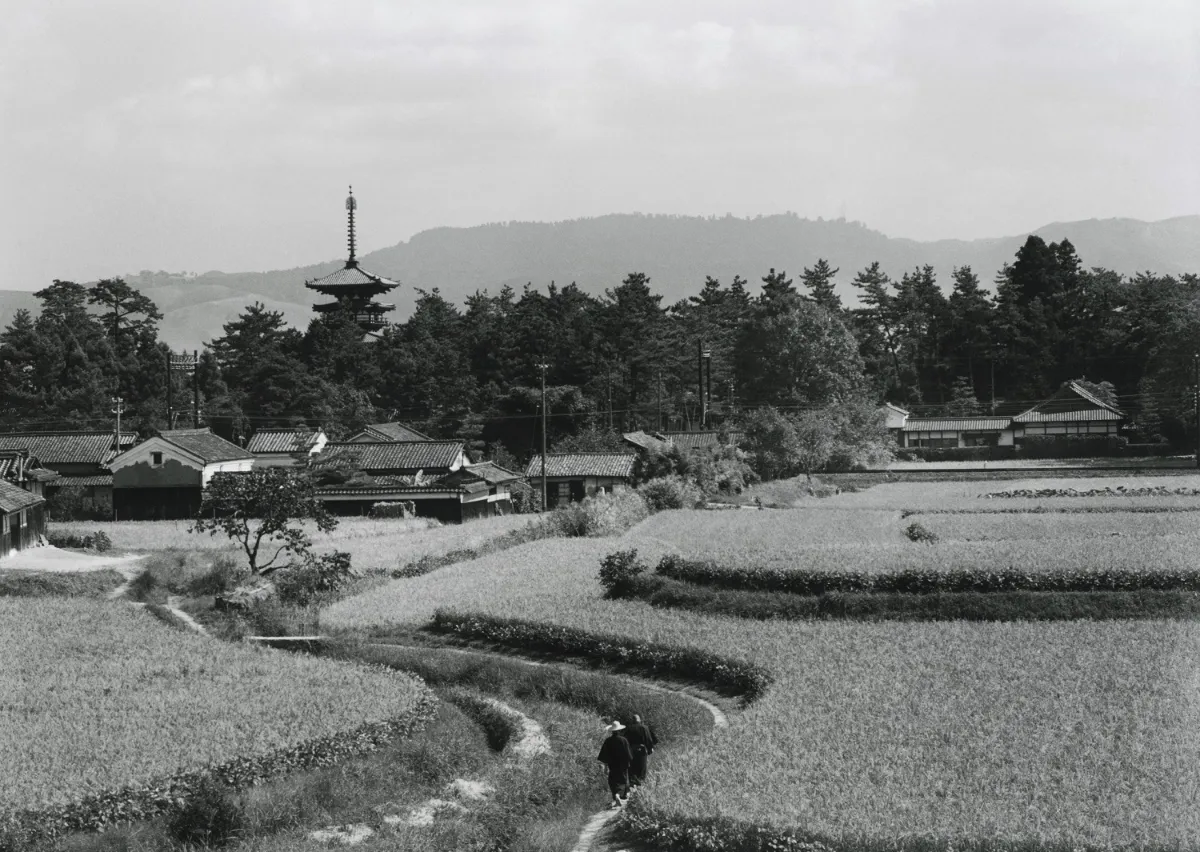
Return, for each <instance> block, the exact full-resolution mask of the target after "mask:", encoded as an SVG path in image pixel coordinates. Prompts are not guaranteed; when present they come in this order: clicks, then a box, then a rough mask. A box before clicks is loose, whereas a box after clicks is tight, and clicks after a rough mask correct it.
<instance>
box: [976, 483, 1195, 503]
mask: <svg viewBox="0 0 1200 852" xmlns="http://www.w3.org/2000/svg"><path fill="white" fill-rule="evenodd" d="M1198 496H1200V488H1167V487H1166V486H1163V485H1149V486H1146V487H1144V488H1126V487H1125V486H1123V485H1119V486H1117V487H1116V488H1111V487H1110V488H1089V489H1087V490H1085V491H1078V490H1076V489H1074V488H1014V489H1012V490H1011V491H993V492H992V493H990V494H984V495H983V498H984V499H985V500H987V499H996V498H1007V497H1025V498H1029V499H1040V498H1043V497H1198Z"/></svg>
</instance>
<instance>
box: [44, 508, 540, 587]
mask: <svg viewBox="0 0 1200 852" xmlns="http://www.w3.org/2000/svg"><path fill="white" fill-rule="evenodd" d="M536 517H537V516H536V515H506V516H504V517H497V518H483V519H480V520H478V521H469V522H467V523H465V524H453V525H447V526H442V525H441V524H438V523H437V522H436V521H430V520H428V519H426V518H381V519H374V518H339V519H338V526H337V529H335V530H334V531H333V532H331V533H322V532H319V531H318V530H317V529H316V527H315V526H312V525H309V531H310V533H311V534H312V537H313V543H314V545H315V546H316V549H317V550H318V551H319V552H326V551H332V550H344V551H348V552H349V553H350V558H351V564H352V565H353V566H354V570H355V571H356V572H358V573H368V572H371V571H390V570H391V569H393V568H398V567H401V566H403V565H406V564H408V563H409V562H414V561H416V560H418V559H420V558H422V557H424V556H441V555H443V554H445V553H449V552H450V551H452V550H460V549H464V548H472V547H478V546H480V545H482V544H484V543H485V542H487V541H490V540H491V539H494V538H497V537H499V536H502V535H504V533H506V532H509V531H511V530H515V529H520V528H521V527H523V526H525V525H527V524H529V523H530V522H531V521H533V519H534V518H536ZM190 526H191V521H110V522H103V521H71V522H67V523H55V524H54V525H53V529H54V531H55V532H61V533H70V534H76V535H86V534H89V533H93V532H96V531H101V532H104V533H106V534H107V535H108V537H109V538H110V539H112V543H113V547H114V548H116V549H118V550H127V551H152V550H213V551H222V550H228V549H229V548H230V547H231V545H232V543H231V542H230V540H229V539H228V538H227V537H226V536H224V535H212V536H210V535H197V534H194V533H189V532H188V528H189V527H190Z"/></svg>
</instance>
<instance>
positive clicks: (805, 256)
mask: <svg viewBox="0 0 1200 852" xmlns="http://www.w3.org/2000/svg"><path fill="white" fill-rule="evenodd" d="M367 227H368V228H369V227H370V225H369V220H368V222H367ZM1034 233H1036V234H1037V235H1039V236H1041V237H1043V238H1044V239H1045V240H1046V241H1047V242H1058V241H1061V240H1063V239H1067V240H1069V241H1070V242H1071V243H1072V244H1073V245H1075V247H1076V249H1077V250H1078V251H1079V253H1080V255H1081V257H1083V258H1084V259H1085V261H1086V263H1087V265H1088V266H1101V267H1104V268H1106V269H1111V270H1113V271H1115V272H1119V273H1122V274H1125V275H1133V274H1136V273H1138V272H1143V271H1145V270H1153V271H1155V272H1157V273H1160V274H1170V275H1180V274H1183V273H1186V272H1194V271H1196V270H1197V269H1200V216H1190V217H1183V218H1178V219H1169V220H1166V221H1162V222H1139V221H1137V220H1133V219H1106V220H1095V219H1093V220H1088V221H1084V222H1068V223H1055V224H1052V225H1047V226H1046V227H1043V228H1040V229H1038V230H1037V231H1036V232H1034ZM1024 240H1025V235H1024V234H1022V235H1021V236H1013V237H1002V238H996V239H983V240H971V241H962V240H939V241H936V242H925V243H922V242H916V241H914V240H906V239H895V238H889V237H887V236H885V235H883V234H881V233H879V232H878V231H873V230H871V229H869V228H867V227H865V226H863V225H861V224H858V223H855V222H845V221H841V220H827V221H822V220H817V221H813V220H808V219H802V218H800V217H798V216H795V215H790V214H785V215H778V216H760V217H756V218H753V219H740V218H736V217H733V216H726V217H719V218H703V217H697V216H641V215H611V216H601V217H598V218H593V219H578V220H573V221H567V222H556V223H536V222H515V223H507V224H490V225H481V226H479V227H474V228H435V229H433V230H429V231H424V232H422V233H419V234H417V235H415V236H414V237H413V238H412V239H410V240H408V241H407V242H400V243H397V244H396V245H394V246H392V247H390V248H385V249H381V250H379V251H375V252H371V253H369V254H367V255H366V256H364V257H363V258H362V259H361V260H362V264H363V266H364V267H365V268H367V269H369V270H371V271H373V272H375V273H377V274H379V275H383V276H386V277H389V278H393V279H395V280H397V281H400V282H401V283H402V284H403V285H404V286H402V287H401V288H399V289H398V290H397V291H396V292H395V293H394V294H392V297H391V298H392V300H393V301H395V302H396V304H397V314H398V316H399V317H401V318H404V317H407V316H408V315H409V313H411V311H412V309H413V307H414V306H415V304H416V299H417V295H418V293H417V290H418V288H419V289H424V290H430V289H432V288H434V287H437V288H439V290H440V292H441V294H442V295H443V296H444V297H445V298H446V299H448V300H449V301H450V302H452V303H454V304H456V305H459V306H461V305H462V304H463V303H464V301H465V300H466V298H467V297H468V296H470V295H471V294H472V293H474V292H476V291H477V290H483V289H486V290H488V291H489V292H491V293H492V294H493V295H494V294H496V293H497V292H499V289H500V288H501V287H502V286H504V285H506V284H507V285H509V286H511V287H513V288H514V289H517V290H520V289H521V288H522V287H523V286H524V285H525V284H526V283H527V282H532V283H533V284H534V285H535V286H537V287H542V288H544V287H545V286H546V285H547V284H549V283H550V282H551V281H556V282H557V283H558V284H559V285H563V284H568V283H571V282H575V283H576V284H578V286H579V288H580V289H581V290H582V291H583V292H585V293H588V294H590V295H593V296H599V295H601V294H603V293H604V291H605V289H607V288H609V287H613V286H615V285H616V284H617V283H619V282H620V281H621V280H622V279H623V278H624V277H625V276H626V275H627V274H628V273H629V272H630V271H631V270H638V271H640V272H643V273H645V274H646V275H648V276H649V277H650V279H651V281H652V282H653V285H654V289H655V291H656V292H659V293H661V294H662V295H663V297H664V301H665V303H666V304H671V303H673V302H675V301H678V300H679V299H683V298H686V297H687V296H689V295H691V294H693V293H695V292H696V290H697V288H699V286H700V285H701V284H702V283H703V282H704V279H705V277H706V276H709V275H711V276H713V277H715V278H718V279H720V280H722V281H730V280H732V278H733V276H734V275H742V276H745V277H747V278H749V279H750V280H751V284H750V285H749V286H750V288H751V291H752V293H756V292H757V285H758V281H757V278H758V276H761V275H762V274H763V273H764V272H765V271H766V270H767V269H768V268H770V267H772V266H773V267H775V268H777V269H789V270H798V269H800V268H802V267H804V266H809V265H811V264H812V263H813V262H815V261H816V259H817V258H818V257H824V258H827V259H828V260H829V262H830V263H831V264H832V265H833V266H834V267H836V268H839V269H840V270H841V272H840V273H839V274H838V275H837V276H835V286H836V288H837V291H838V294H839V295H840V296H841V297H842V299H843V300H845V301H847V303H848V304H851V303H853V300H854V298H855V294H856V291H855V290H854V288H853V287H852V285H851V283H850V282H851V280H852V279H853V277H854V274H855V273H856V272H857V271H858V270H860V269H862V268H863V267H865V266H866V265H868V264H869V263H871V262H873V261H878V262H879V264H880V267H881V268H882V269H883V271H884V272H886V273H888V274H889V275H891V276H892V277H894V278H898V277H899V276H901V275H903V274H904V273H905V272H910V271H912V269H913V268H914V267H917V266H921V265H924V264H929V265H931V266H932V267H933V268H934V270H935V271H936V273H937V275H938V280H939V281H941V282H943V283H946V282H949V280H950V276H951V275H952V273H953V270H954V267H956V266H964V265H969V266H971V268H972V269H974V270H976V272H977V273H978V274H979V276H980V278H981V279H982V282H983V285H984V287H985V288H987V289H989V290H990V289H991V288H992V286H993V283H992V277H993V276H994V274H995V273H996V271H997V270H999V269H1000V267H1001V265H1002V264H1004V263H1005V262H1006V261H1011V260H1012V257H1013V254H1014V253H1015V252H1016V250H1017V249H1018V248H1019V247H1020V246H1021V244H1022V242H1024ZM341 245H342V237H341V234H338V233H331V234H330V235H329V242H328V245H327V247H326V249H325V250H322V249H321V248H320V247H319V246H314V254H316V255H318V256H319V255H321V254H324V255H326V256H327V257H331V258H332V257H335V256H336V255H337V254H338V252H339V250H340V247H341ZM337 266H338V262H337V261H332V260H331V261H328V262H325V263H319V264H314V265H311V266H305V267H299V268H296V269H286V270H275V271H271V272H241V273H223V272H205V273H203V274H199V275H196V274H189V275H179V274H170V273H166V272H148V271H147V272H143V273H139V274H137V275H131V274H125V273H129V272H130V271H131V270H113V274H114V275H116V274H124V278H125V280H126V281H128V282H129V283H130V284H131V285H133V286H134V287H136V288H137V289H139V290H141V291H142V292H144V293H146V294H147V295H149V296H150V297H151V298H152V299H153V300H154V302H155V304H156V305H158V308H159V310H161V311H162V313H163V320H162V322H161V324H160V329H159V333H160V336H161V337H162V339H163V340H166V341H169V342H170V344H171V345H172V346H175V347H176V348H181V349H193V348H197V347H199V346H200V345H202V344H203V343H204V342H205V341H209V340H213V339H214V338H216V337H217V336H219V335H220V333H221V326H222V324H223V323H225V322H228V321H229V320H231V319H234V318H235V317H236V316H237V315H238V313H240V312H241V311H242V310H243V309H244V308H245V307H246V306H247V305H249V304H253V303H254V302H256V301H257V302H262V303H263V304H264V305H267V306H269V307H270V308H271V309H272V310H276V311H280V312H281V313H283V315H284V317H285V318H286V319H287V320H288V322H289V323H290V324H292V325H295V326H297V327H299V328H304V327H305V326H306V325H307V323H308V320H309V319H310V318H311V305H312V298H311V293H309V291H307V290H305V289H304V286H303V285H304V282H305V281H306V280H311V279H313V278H318V277H320V276H322V275H326V274H328V273H329V272H332V271H333V270H334V269H335V268H336V267H337ZM48 283H49V282H22V286H28V287H30V288H31V289H38V288H39V287H43V286H45V285H46V284H48ZM9 286H13V287H15V286H17V285H15V284H11V285H9ZM947 292H948V291H947ZM20 307H26V308H33V307H35V303H34V300H33V299H32V296H31V295H30V294H29V293H26V292H8V291H0V324H3V323H7V322H9V321H11V319H12V316H13V314H14V313H15V311H16V309H17V308H20Z"/></svg>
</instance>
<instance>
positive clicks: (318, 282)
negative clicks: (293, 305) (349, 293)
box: [304, 264, 400, 293]
mask: <svg viewBox="0 0 1200 852" xmlns="http://www.w3.org/2000/svg"><path fill="white" fill-rule="evenodd" d="M304 286H305V287H308V288H309V289H310V290H324V291H330V290H333V291H337V290H343V289H349V290H354V289H359V288H364V289H372V290H375V291H376V292H379V293H386V292H387V291H388V290H391V289H392V288H394V287H399V286H400V284H399V282H397V281H392V280H391V279H390V278H383V277H381V276H379V275H373V274H371V273H370V272H367V271H366V270H364V269H360V268H359V267H358V265H357V264H356V265H354V266H344V267H342V268H341V269H338V270H336V271H334V272H331V273H329V274H328V275H326V276H325V277H324V278H317V279H315V280H313V281H306V282H304Z"/></svg>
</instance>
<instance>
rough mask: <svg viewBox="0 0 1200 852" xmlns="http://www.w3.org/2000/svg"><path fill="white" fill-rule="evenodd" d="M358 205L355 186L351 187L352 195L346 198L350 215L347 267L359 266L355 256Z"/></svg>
mask: <svg viewBox="0 0 1200 852" xmlns="http://www.w3.org/2000/svg"><path fill="white" fill-rule="evenodd" d="M357 207H358V202H357V201H355V200H354V186H353V185H351V187H350V195H349V197H348V198H347V199H346V213H347V214H348V215H349V217H350V259H349V260H347V261H346V268H347V269H350V268H351V267H355V266H358V260H357V259H355V257H354V211H355V209H356V208H357Z"/></svg>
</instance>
